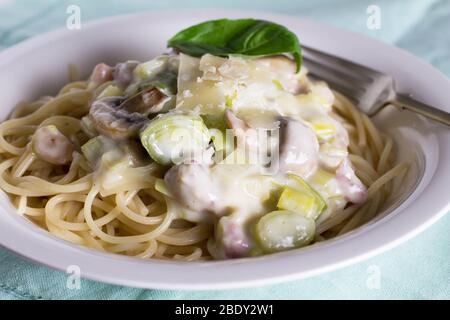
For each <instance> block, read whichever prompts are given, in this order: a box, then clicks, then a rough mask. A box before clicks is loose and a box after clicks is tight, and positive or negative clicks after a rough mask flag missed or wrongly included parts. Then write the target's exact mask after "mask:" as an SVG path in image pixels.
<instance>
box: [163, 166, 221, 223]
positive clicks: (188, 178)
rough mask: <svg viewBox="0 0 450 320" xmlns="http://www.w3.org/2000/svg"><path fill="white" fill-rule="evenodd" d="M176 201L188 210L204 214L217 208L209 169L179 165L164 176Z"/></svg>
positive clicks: (214, 189)
mask: <svg viewBox="0 0 450 320" xmlns="http://www.w3.org/2000/svg"><path fill="white" fill-rule="evenodd" d="M164 181H165V183H166V185H167V188H168V189H169V191H170V193H171V194H172V195H173V196H174V198H175V199H176V201H177V202H178V203H179V204H180V205H181V206H183V207H184V208H187V209H189V210H192V211H195V212H199V213H200V214H204V213H207V212H213V211H214V210H215V209H216V207H217V201H218V197H217V192H216V187H215V185H214V183H213V181H212V178H211V174H210V170H209V167H208V166H206V165H204V164H196V163H193V164H179V165H175V166H173V167H172V168H171V169H170V170H169V171H167V173H166V174H165V176H164Z"/></svg>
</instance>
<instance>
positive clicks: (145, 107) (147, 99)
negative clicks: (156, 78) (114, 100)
mask: <svg viewBox="0 0 450 320" xmlns="http://www.w3.org/2000/svg"><path fill="white" fill-rule="evenodd" d="M169 100H171V98H170V97H168V96H166V95H165V94H164V93H163V92H162V91H161V90H160V89H158V88H156V87H148V88H146V89H143V90H141V91H140V92H138V93H137V94H135V95H134V96H132V97H130V98H128V99H127V100H125V101H124V102H123V103H122V104H121V105H120V107H121V108H122V109H125V110H127V111H128V112H138V113H140V114H143V115H145V116H148V115H149V114H151V113H158V112H162V111H167V110H164V109H165V105H166V103H167V102H169Z"/></svg>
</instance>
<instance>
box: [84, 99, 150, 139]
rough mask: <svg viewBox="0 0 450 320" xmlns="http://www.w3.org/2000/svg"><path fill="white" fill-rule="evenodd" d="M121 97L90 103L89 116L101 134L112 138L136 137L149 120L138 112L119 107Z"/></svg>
mask: <svg viewBox="0 0 450 320" xmlns="http://www.w3.org/2000/svg"><path fill="white" fill-rule="evenodd" d="M122 101H123V98H121V97H106V98H102V99H99V100H96V101H94V102H93V103H92V105H91V108H90V110H89V117H90V118H91V120H92V121H93V123H94V126H95V128H96V129H97V131H99V132H100V133H101V134H104V135H105V136H108V137H110V138H111V139H114V140H123V139H127V138H131V137H136V136H138V134H139V130H140V129H141V128H142V127H143V126H144V125H145V124H146V123H147V122H148V121H149V120H148V118H147V117H146V116H145V115H143V114H141V113H139V112H129V111H128V110H126V109H124V108H122V107H121V103H122Z"/></svg>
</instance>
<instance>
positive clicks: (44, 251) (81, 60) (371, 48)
mask: <svg viewBox="0 0 450 320" xmlns="http://www.w3.org/2000/svg"><path fill="white" fill-rule="evenodd" d="M222 17H228V18H242V17H255V18H262V19H267V20H272V21H275V22H279V23H281V24H283V25H286V26H287V27H288V28H290V29H291V30H293V31H294V32H296V33H297V34H298V35H299V37H300V40H301V42H302V43H304V44H307V45H309V46H311V47H316V48H319V49H323V50H325V51H328V52H332V53H335V54H338V55H340V56H342V57H345V58H347V59H350V60H354V61H356V62H358V63H361V64H365V65H368V66H371V67H373V68H375V69H378V70H381V71H384V72H386V73H389V74H392V75H393V76H394V77H395V79H396V81H397V86H398V88H399V89H400V90H401V91H403V92H410V93H414V95H415V96H416V97H417V98H419V99H423V100H424V101H426V102H428V103H429V104H434V105H437V106H444V107H445V108H446V110H447V111H450V107H449V104H448V103H449V101H450V83H449V81H448V79H446V78H445V77H444V76H443V75H442V74H440V73H439V72H438V71H436V70H435V69H433V68H432V67H431V66H430V65H428V64H426V63H424V62H422V61H420V60H419V59H417V58H415V57H414V56H412V55H410V54H408V53H406V52H404V51H402V50H400V49H397V48H394V47H391V46H389V45H386V44H383V43H380V42H377V41H375V40H373V39H369V38H367V37H363V36H361V35H357V34H354V33H351V32H348V31H344V30H341V29H335V28H331V27H328V26H325V25H322V24H318V23H315V22H311V21H307V20H303V19H298V18H294V17H288V16H281V15H273V14H262V13H254V12H245V13H242V12H241V13H237V12H229V11H204V10H202V11H190V12H175V11H174V12H152V13H144V14H138V15H129V16H121V17H117V18H110V19H106V20H102V21H99V22H94V23H90V24H87V25H83V27H82V29H81V30H79V31H68V30H61V31H56V32H52V33H49V34H46V35H43V36H40V37H36V38H34V39H31V40H29V41H26V42H24V43H21V44H19V45H17V46H15V47H14V48H11V49H8V50H5V51H4V52H2V53H0V70H1V72H0V88H2V94H1V96H0V103H1V106H2V107H1V110H0V119H5V118H6V116H7V115H8V113H9V112H10V111H11V109H12V107H13V106H14V105H15V104H16V103H17V102H19V101H21V100H24V99H33V98H36V97H38V96H39V95H42V94H45V93H49V92H50V93H52V92H55V91H56V89H57V88H59V87H61V85H62V84H64V83H65V82H66V81H67V65H68V63H76V64H77V65H78V66H80V67H81V68H82V71H83V73H84V74H85V75H87V74H88V71H89V70H91V69H92V67H93V66H94V65H95V64H96V63H98V62H100V61H103V62H107V63H115V62H118V61H122V60H128V59H138V60H148V59H149V58H151V57H153V56H155V55H157V54H159V53H161V52H163V51H164V50H165V44H166V40H167V39H168V38H169V37H170V36H171V35H173V34H174V33H176V32H177V31H179V30H180V29H182V28H184V27H187V26H189V25H192V24H194V23H198V22H200V21H203V20H208V19H214V18H222ZM376 121H377V123H378V124H379V126H380V127H382V128H383V129H384V130H387V131H390V132H391V133H394V134H395V137H396V141H397V145H398V147H399V152H400V153H401V157H402V158H408V159H411V160H412V163H413V169H412V170H411V171H410V175H409V178H408V183H406V184H405V185H404V187H403V188H402V190H400V191H401V192H400V193H401V196H400V197H399V198H397V199H396V201H393V202H392V203H390V204H387V208H386V211H385V213H386V214H383V215H382V218H379V219H377V220H376V221H375V222H372V223H370V224H368V225H366V226H364V227H362V228H359V229H358V230H355V231H354V232H352V233H350V234H348V235H345V236H342V237H339V238H337V239H334V240H332V241H328V242H325V243H321V244H318V245H314V246H311V247H308V248H304V249H299V250H293V251H290V252H284V253H280V254H275V255H270V256H265V257H259V258H250V259H240V260H229V261H217V262H205V263H183V262H166V261H157V260H145V261H144V260H139V259H134V258H129V257H123V256H119V255H113V254H105V253H100V252H96V251H92V250H89V249H86V248H82V247H79V246H76V245H72V244H70V243H67V242H65V241H62V240H59V239H57V238H55V237H54V236H52V235H50V234H48V233H47V232H46V231H44V230H41V229H39V228H38V227H36V226H34V225H33V224H32V223H30V222H29V221H27V220H26V218H23V217H21V216H19V215H18V214H17V213H16V212H15V209H14V208H13V206H12V205H11V204H10V202H9V200H8V198H7V196H6V195H5V194H3V193H1V194H0V244H1V245H2V246H4V247H6V248H8V249H10V250H12V251H14V252H16V253H18V254H21V255H23V256H25V257H28V258H30V259H32V260H35V261H38V262H40V263H43V264H45V265H48V266H50V267H53V268H57V269H60V270H66V268H67V267H68V266H69V265H78V266H79V267H80V268H81V274H82V276H85V277H87V278H90V279H95V280H100V281H105V282H110V283H115V284H122V285H128V286H136V287H147V288H170V289H175V288H177V289H181V288H185V289H218V288H228V287H238V286H250V285H262V284H267V283H271V282H276V281H284V280H292V279H295V278H301V277H307V276H311V275H314V274H318V273H321V272H325V271H328V270H332V269H335V268H337V267H341V266H344V265H348V264H351V263H355V262H357V261H360V260H362V259H365V258H367V257H369V256H372V255H375V254H377V253H379V252H381V251H383V250H386V249H389V248H391V247H393V246H395V245H397V244H399V243H400V242H402V241H405V240H407V239H409V238H411V237H412V236H414V235H415V234H417V233H418V232H420V231H422V230H424V229H425V228H426V227H428V226H429V225H431V224H432V223H433V222H434V221H436V220H437V219H438V218H439V217H441V216H442V215H444V214H445V213H446V212H447V211H448V210H449V209H450V208H449V197H448V183H449V181H450V130H448V129H445V128H443V127H439V126H437V125H434V124H431V123H430V122H429V121H426V120H424V119H422V118H419V117H417V116H415V115H412V114H410V113H408V112H400V111H397V110H386V111H385V112H383V113H382V114H380V116H379V117H378V118H377V119H376Z"/></svg>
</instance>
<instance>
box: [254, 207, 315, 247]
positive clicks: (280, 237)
mask: <svg viewBox="0 0 450 320" xmlns="http://www.w3.org/2000/svg"><path fill="white" fill-rule="evenodd" d="M315 227H316V225H315V222H314V220H313V219H311V218H308V217H305V216H303V215H301V214H298V213H296V212H293V211H288V210H280V211H272V212H270V213H268V214H266V215H264V216H263V217H262V218H261V219H260V220H259V221H258V223H257V224H256V228H255V236H256V240H257V242H258V244H259V245H260V246H261V248H262V249H263V250H264V251H265V252H277V251H284V250H288V249H293V248H299V247H303V246H305V245H307V244H309V243H310V242H311V241H312V240H313V238H314V234H315V229H316V228H315Z"/></svg>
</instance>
